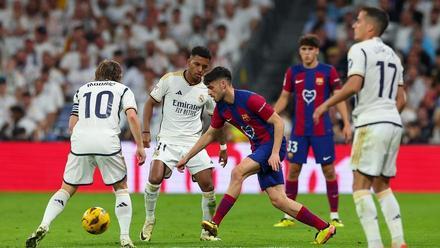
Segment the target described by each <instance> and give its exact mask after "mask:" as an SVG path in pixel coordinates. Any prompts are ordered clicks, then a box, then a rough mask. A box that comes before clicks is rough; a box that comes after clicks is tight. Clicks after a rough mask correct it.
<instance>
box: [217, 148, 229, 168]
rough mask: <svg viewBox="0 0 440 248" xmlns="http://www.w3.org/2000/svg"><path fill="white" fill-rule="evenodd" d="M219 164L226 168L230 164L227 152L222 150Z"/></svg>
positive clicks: (219, 155)
mask: <svg viewBox="0 0 440 248" xmlns="http://www.w3.org/2000/svg"><path fill="white" fill-rule="evenodd" d="M218 162H219V164H220V165H221V167H223V168H225V166H226V164H227V163H228V153H227V152H226V150H220V152H219V154H218Z"/></svg>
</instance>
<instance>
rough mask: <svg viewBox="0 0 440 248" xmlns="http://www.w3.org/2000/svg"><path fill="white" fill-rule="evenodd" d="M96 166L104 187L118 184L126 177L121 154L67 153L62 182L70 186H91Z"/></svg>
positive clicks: (125, 167)
mask: <svg viewBox="0 0 440 248" xmlns="http://www.w3.org/2000/svg"><path fill="white" fill-rule="evenodd" d="M96 166H98V167H99V171H100V172H101V176H102V180H103V181H104V183H105V184H106V185H112V184H115V183H117V182H120V181H122V180H123V179H124V178H125V177H126V176H127V166H126V165H125V160H124V156H122V153H118V154H116V155H112V156H97V155H84V156H77V155H73V154H72V153H69V156H68V158H67V163H66V168H65V170H64V176H63V179H64V182H65V183H67V184H70V185H88V184H92V183H93V174H94V172H95V168H96Z"/></svg>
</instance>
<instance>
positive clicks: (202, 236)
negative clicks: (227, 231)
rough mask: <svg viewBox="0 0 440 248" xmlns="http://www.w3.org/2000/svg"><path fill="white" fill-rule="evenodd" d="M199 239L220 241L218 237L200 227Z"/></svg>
mask: <svg viewBox="0 0 440 248" xmlns="http://www.w3.org/2000/svg"><path fill="white" fill-rule="evenodd" d="M200 241H221V239H220V238H219V237H214V236H212V235H211V234H210V233H209V232H208V231H207V230H205V229H203V228H202V233H201V234H200Z"/></svg>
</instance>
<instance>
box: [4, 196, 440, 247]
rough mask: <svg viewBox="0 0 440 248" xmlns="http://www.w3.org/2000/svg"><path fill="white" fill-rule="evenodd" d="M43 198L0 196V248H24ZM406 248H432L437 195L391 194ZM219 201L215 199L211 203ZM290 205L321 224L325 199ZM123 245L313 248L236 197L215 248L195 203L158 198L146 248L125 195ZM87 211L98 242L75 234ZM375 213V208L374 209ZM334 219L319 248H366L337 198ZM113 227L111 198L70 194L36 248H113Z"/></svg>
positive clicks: (259, 200) (275, 216)
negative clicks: (97, 218) (100, 224)
mask: <svg viewBox="0 0 440 248" xmlns="http://www.w3.org/2000/svg"><path fill="white" fill-rule="evenodd" d="M50 196H51V193H38V194H36V193H0V209H1V221H0V223H1V225H0V241H1V243H0V247H24V244H25V240H26V238H27V236H28V235H29V234H30V233H31V232H32V231H33V230H34V229H35V228H36V227H37V225H38V224H39V223H40V221H41V218H42V215H43V211H44V209H45V207H46V204H47V201H48V200H49V198H50ZM397 198H398V200H399V202H400V206H401V210H402V216H403V223H404V229H405V235H406V240H407V242H408V245H409V247H440V235H438V232H437V228H438V223H439V221H440V213H439V210H440V207H439V206H440V204H439V203H440V194H397ZM220 199H221V196H220V195H218V196H217V202H219V201H220ZM298 200H299V201H300V202H302V203H303V204H305V205H306V206H307V207H308V208H309V209H311V210H312V211H313V212H315V213H316V214H318V215H319V216H322V217H324V218H328V215H329V214H328V203H327V198H326V196H325V195H300V196H299V198H298ZM132 203H133V219H132V225H131V234H130V236H131V238H132V240H133V241H134V243H135V245H136V246H137V247H202V246H205V247H223V246H224V247H249V246H251V247H316V246H315V245H311V244H310V242H311V241H312V240H313V237H314V235H315V230H314V229H312V228H309V227H307V226H305V225H303V224H301V223H298V224H297V225H296V226H295V227H292V228H281V229H279V228H273V227H272V224H274V222H276V221H278V220H279V219H280V217H282V214H281V213H280V212H278V211H277V210H275V209H274V208H273V207H272V206H271V204H270V203H269V200H268V198H267V196H266V195H264V194H260V195H242V196H241V197H240V198H239V200H238V201H237V203H236V204H235V206H234V207H233V208H232V210H231V211H230V212H229V214H228V215H227V216H226V218H225V219H224V220H223V223H222V225H221V226H220V230H219V237H221V238H222V241H220V242H201V241H199V235H200V219H201V210H200V195H170V194H162V195H161V196H160V197H159V201H158V204H157V212H156V218H157V223H156V227H155V230H154V233H153V238H152V241H151V242H150V243H144V242H141V241H140V240H139V231H140V229H141V227H142V224H143V221H144V218H145V210H144V203H143V196H142V195H141V194H133V195H132ZM92 206H101V207H104V208H105V209H107V210H108V212H110V216H111V224H110V228H109V230H108V231H107V232H105V233H104V234H102V235H96V236H95V235H91V234H88V233H86V232H85V231H84V230H83V229H82V227H81V216H82V213H83V212H84V211H85V210H86V209H87V208H88V207H92ZM378 210H379V208H378ZM340 216H341V218H342V220H343V221H344V223H345V227H344V228H339V229H338V230H337V234H336V236H335V237H334V238H333V239H331V240H330V241H329V242H328V243H327V244H326V247H366V243H365V238H364V234H363V231H362V229H361V226H360V224H359V221H358V219H357V216H356V213H355V209H354V205H353V201H352V197H351V195H341V196H340ZM379 220H380V223H381V224H380V228H381V232H382V237H383V241H384V244H385V247H389V246H390V238H389V234H388V229H387V227H386V224H385V222H384V220H383V217H382V214H381V212H380V210H379ZM118 241H119V226H118V223H117V219H116V217H115V215H114V195H113V194H111V193H107V194H90V193H78V194H77V195H75V196H74V197H73V198H72V199H70V200H69V203H68V205H67V207H66V209H65V210H64V212H63V213H62V214H61V215H60V216H59V217H58V218H57V219H56V220H55V221H54V222H53V223H52V226H51V230H50V232H49V234H48V235H47V236H46V238H45V239H44V240H43V241H42V242H41V243H40V247H118V245H119V243H118Z"/></svg>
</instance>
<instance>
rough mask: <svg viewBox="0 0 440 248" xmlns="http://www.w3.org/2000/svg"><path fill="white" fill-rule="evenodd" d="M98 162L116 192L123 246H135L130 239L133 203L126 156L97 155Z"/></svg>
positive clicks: (108, 182)
mask: <svg viewBox="0 0 440 248" xmlns="http://www.w3.org/2000/svg"><path fill="white" fill-rule="evenodd" d="M95 160H96V164H97V165H98V167H99V171H100V172H101V175H102V179H103V181H104V183H105V184H106V185H111V186H112V187H113V190H114V193H115V215H116V218H117V219H118V223H119V230H120V236H119V239H120V242H121V247H134V245H133V242H132V241H131V239H130V224H131V217H132V212H133V210H132V203H131V198H130V194H129V193H128V186H127V166H126V164H125V160H124V156H122V153H118V154H116V155H113V156H95Z"/></svg>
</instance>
